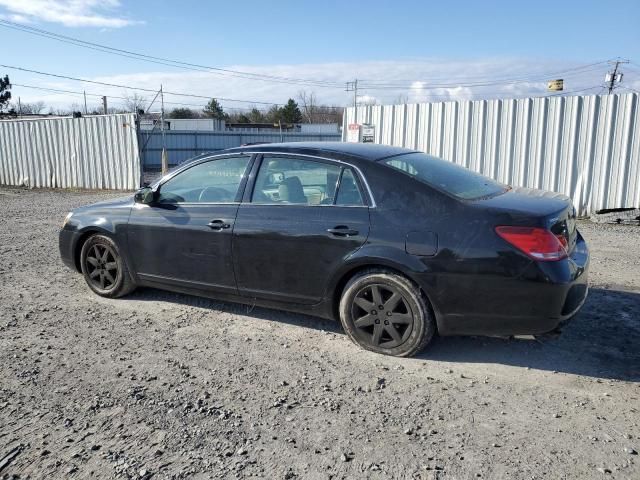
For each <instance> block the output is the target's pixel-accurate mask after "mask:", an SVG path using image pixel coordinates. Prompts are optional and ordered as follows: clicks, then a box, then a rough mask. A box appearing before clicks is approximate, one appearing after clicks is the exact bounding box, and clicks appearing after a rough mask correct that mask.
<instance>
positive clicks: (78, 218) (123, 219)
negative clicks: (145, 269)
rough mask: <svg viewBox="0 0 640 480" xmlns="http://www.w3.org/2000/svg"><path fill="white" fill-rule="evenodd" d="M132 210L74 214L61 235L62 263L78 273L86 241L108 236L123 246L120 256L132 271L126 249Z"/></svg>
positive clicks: (123, 209)
mask: <svg viewBox="0 0 640 480" xmlns="http://www.w3.org/2000/svg"><path fill="white" fill-rule="evenodd" d="M129 213H130V209H126V208H121V209H117V211H115V212H114V211H113V210H111V211H109V212H106V211H104V212H103V211H99V210H98V211H93V210H92V211H83V209H80V211H78V212H74V214H73V216H72V217H71V218H70V219H69V220H68V222H67V224H66V225H65V226H64V227H63V228H62V230H61V231H60V235H59V247H60V256H61V258H62V261H63V262H64V263H65V264H66V265H67V266H69V267H71V268H74V269H75V270H77V271H78V272H80V271H81V269H80V263H79V261H78V259H79V253H80V249H81V248H82V244H83V243H84V241H85V240H86V239H87V238H88V237H89V236H90V235H92V234H101V235H106V236H108V237H110V238H111V239H113V241H114V242H116V245H118V246H121V247H122V248H120V254H121V255H122V256H123V259H124V261H125V263H126V265H127V267H128V268H129V270H130V271H131V261H130V259H129V258H128V256H127V253H126V251H127V249H126V241H127V237H126V226H127V223H128V221H129Z"/></svg>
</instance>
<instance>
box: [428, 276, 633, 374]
mask: <svg viewBox="0 0 640 480" xmlns="http://www.w3.org/2000/svg"><path fill="white" fill-rule="evenodd" d="M419 358H421V359H424V360H437V361H440V362H455V363H489V364H491V363H495V364H503V365H512V366H519V367H528V368H532V369H537V370H547V371H553V372H562V373H570V374H576V375H584V376H589V377H594V378H600V379H609V380H626V381H635V382H637V381H640V293H634V292H626V291H620V290H608V289H600V288H593V289H591V290H590V291H589V297H588V298H587V301H586V303H585V305H584V306H583V308H582V310H581V311H580V313H579V314H578V315H577V316H576V317H575V318H574V319H573V320H572V321H571V322H569V323H568V324H567V325H565V326H564V327H563V328H562V329H561V333H560V334H548V335H543V336H540V337H536V339H534V340H520V339H502V338H489V337H442V338H437V339H436V341H435V342H434V343H433V344H432V345H431V346H430V347H429V348H427V350H426V351H425V352H423V353H422V354H420V355H419Z"/></svg>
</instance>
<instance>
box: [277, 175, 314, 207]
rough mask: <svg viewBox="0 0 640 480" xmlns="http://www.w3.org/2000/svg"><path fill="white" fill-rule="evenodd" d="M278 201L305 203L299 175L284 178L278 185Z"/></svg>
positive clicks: (305, 198) (305, 199)
mask: <svg viewBox="0 0 640 480" xmlns="http://www.w3.org/2000/svg"><path fill="white" fill-rule="evenodd" d="M278 195H279V197H280V201H282V202H289V203H307V197H306V196H305V194H304V189H303V188H302V182H301V181H300V177H289V178H285V179H284V180H283V181H282V183H281V184H280V185H279V186H278Z"/></svg>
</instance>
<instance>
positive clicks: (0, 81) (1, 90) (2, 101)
mask: <svg viewBox="0 0 640 480" xmlns="http://www.w3.org/2000/svg"><path fill="white" fill-rule="evenodd" d="M9 90H11V82H10V81H9V76H8V75H5V76H4V78H2V77H0V112H1V111H2V110H3V109H4V107H5V106H6V105H8V104H9V100H11V92H10V91H9Z"/></svg>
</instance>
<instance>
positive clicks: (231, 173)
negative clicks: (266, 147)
mask: <svg viewBox="0 0 640 480" xmlns="http://www.w3.org/2000/svg"><path fill="white" fill-rule="evenodd" d="M250 160H251V156H250V155H234V156H227V157H222V158H214V159H209V160H206V161H200V162H197V163H195V164H194V165H193V166H192V167H190V168H187V169H186V170H183V171H181V172H179V173H177V174H176V175H175V176H173V177H171V178H169V179H168V180H167V181H166V182H165V183H163V184H161V185H160V186H159V190H158V192H157V196H158V198H157V200H156V201H155V202H154V203H152V204H150V205H146V204H140V203H137V204H135V206H134V208H133V209H132V211H131V215H130V217H129V224H128V228H127V242H128V246H129V252H130V255H131V260H132V262H133V264H134V269H135V272H136V273H137V275H138V276H139V277H140V279H141V280H143V281H145V280H146V281H148V282H160V283H169V284H173V285H178V286H182V287H185V288H199V289H202V290H207V291H221V292H225V293H233V294H235V293H237V289H236V281H235V275H234V272H233V261H232V252H231V232H232V230H233V225H234V222H235V219H236V213H237V211H238V205H239V204H240V200H241V198H242V193H243V189H244V185H245V184H246V173H247V171H248V169H249V168H250Z"/></svg>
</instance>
